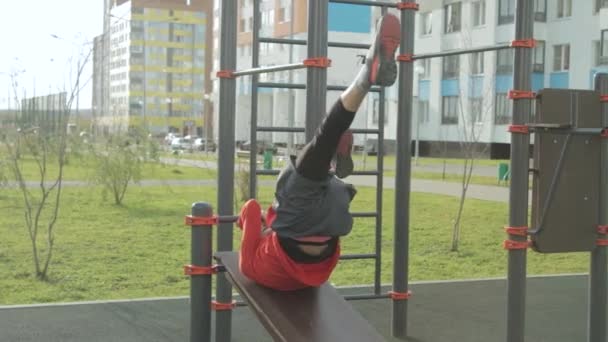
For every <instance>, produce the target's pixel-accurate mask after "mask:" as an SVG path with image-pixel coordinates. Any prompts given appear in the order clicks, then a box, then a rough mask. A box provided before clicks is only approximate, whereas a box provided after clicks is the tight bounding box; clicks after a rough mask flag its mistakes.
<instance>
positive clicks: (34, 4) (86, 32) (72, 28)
mask: <svg viewBox="0 0 608 342" xmlns="http://www.w3.org/2000/svg"><path fill="white" fill-rule="evenodd" d="M102 30H103V0H13V1H3V2H2V10H0V44H1V48H0V108H8V104H9V102H8V92H9V90H11V87H10V78H9V75H8V74H9V73H11V72H19V76H18V79H17V80H18V82H19V85H18V89H19V97H22V96H23V92H24V90H25V92H26V94H27V96H31V94H33V93H34V92H35V93H36V95H46V94H48V93H49V92H57V90H58V89H64V88H68V89H69V88H71V86H70V84H69V83H70V80H69V78H70V77H69V70H70V67H72V68H73V69H76V64H77V60H78V56H79V52H80V51H84V52H86V51H88V49H90V48H91V47H92V45H90V44H88V45H87V42H92V40H93V38H94V37H95V36H97V35H99V34H101V33H102ZM51 35H55V36H57V37H59V38H53V37H52V36H51ZM70 59H71V60H72V61H71V62H70ZM23 70H25V72H22V71H23ZM91 73H92V60H91V61H90V62H89V65H88V67H87V69H86V70H85V74H84V76H83V80H87V81H89V83H88V84H87V87H86V88H84V89H83V90H82V92H81V96H80V108H90V107H91V92H92V88H91V85H90V83H91V81H90V78H91ZM73 81H74V80H73ZM34 84H35V87H34ZM11 91H12V90H11ZM12 97H13V96H12V95H11V105H12V107H13V108H14V101H13V99H12Z"/></svg>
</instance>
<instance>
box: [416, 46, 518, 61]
mask: <svg viewBox="0 0 608 342" xmlns="http://www.w3.org/2000/svg"><path fill="white" fill-rule="evenodd" d="M505 49H512V47H511V43H502V44H496V45H490V46H480V47H474V48H466V49H457V50H450V51H440V52H432V53H422V54H419V55H414V56H412V59H413V60H415V61H417V60H419V59H429V58H436V57H448V56H456V55H463V54H469V53H476V52H488V51H497V50H505Z"/></svg>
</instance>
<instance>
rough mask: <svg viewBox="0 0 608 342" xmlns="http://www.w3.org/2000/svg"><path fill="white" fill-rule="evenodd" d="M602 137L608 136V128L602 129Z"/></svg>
mask: <svg viewBox="0 0 608 342" xmlns="http://www.w3.org/2000/svg"><path fill="white" fill-rule="evenodd" d="M600 136H601V137H602V138H608V128H604V129H602V133H600Z"/></svg>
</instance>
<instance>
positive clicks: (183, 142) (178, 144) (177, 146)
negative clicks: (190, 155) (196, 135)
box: [171, 137, 192, 151]
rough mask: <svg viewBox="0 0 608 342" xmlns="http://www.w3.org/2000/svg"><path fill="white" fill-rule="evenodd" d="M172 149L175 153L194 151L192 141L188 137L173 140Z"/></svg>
mask: <svg viewBox="0 0 608 342" xmlns="http://www.w3.org/2000/svg"><path fill="white" fill-rule="evenodd" d="M171 149H172V150H174V151H177V150H182V151H191V150H192V140H191V139H190V138H188V137H186V138H174V139H173V140H171Z"/></svg>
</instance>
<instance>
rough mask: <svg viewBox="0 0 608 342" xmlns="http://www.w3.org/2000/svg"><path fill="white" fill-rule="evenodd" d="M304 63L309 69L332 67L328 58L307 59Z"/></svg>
mask: <svg viewBox="0 0 608 342" xmlns="http://www.w3.org/2000/svg"><path fill="white" fill-rule="evenodd" d="M303 63H304V65H306V66H307V67H312V68H329V67H330V66H331V59H329V58H327V57H316V58H307V59H305V60H304V62H303Z"/></svg>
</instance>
